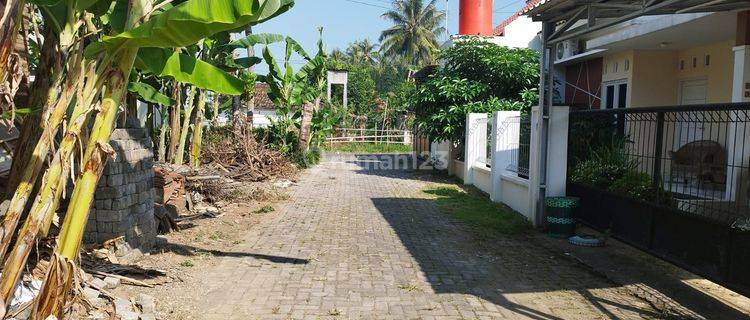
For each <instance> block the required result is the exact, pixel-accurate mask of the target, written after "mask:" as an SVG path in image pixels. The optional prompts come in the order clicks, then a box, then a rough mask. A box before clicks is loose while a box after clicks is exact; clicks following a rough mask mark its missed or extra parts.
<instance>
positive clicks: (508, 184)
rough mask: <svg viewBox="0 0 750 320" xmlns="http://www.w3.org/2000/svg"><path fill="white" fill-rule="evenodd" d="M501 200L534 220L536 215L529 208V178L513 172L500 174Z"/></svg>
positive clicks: (530, 219) (528, 218)
mask: <svg viewBox="0 0 750 320" xmlns="http://www.w3.org/2000/svg"><path fill="white" fill-rule="evenodd" d="M499 180H500V184H501V187H500V199H501V200H500V201H497V202H502V203H505V204H506V205H507V206H509V207H511V209H513V210H516V211H518V213H520V214H522V215H523V216H524V217H526V219H527V220H529V221H534V216H533V215H532V212H531V211H530V208H529V201H530V200H531V199H530V198H529V196H530V193H529V180H526V179H522V178H519V177H518V175H515V174H513V173H508V172H506V173H503V174H501V176H500V179H499Z"/></svg>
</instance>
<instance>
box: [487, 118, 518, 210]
mask: <svg viewBox="0 0 750 320" xmlns="http://www.w3.org/2000/svg"><path fill="white" fill-rule="evenodd" d="M520 117H521V112H519V111H497V112H495V114H494V115H493V116H492V131H493V132H492V149H491V151H492V194H490V199H491V200H492V201H494V202H501V201H502V194H503V193H502V192H503V191H502V185H503V183H502V176H503V173H504V172H505V171H507V169H508V166H509V165H511V164H512V162H513V152H514V151H515V152H516V154H518V151H519V146H520V145H519V141H520V134H521V130H520V127H521V122H520ZM513 118H518V121H514V119H513Z"/></svg>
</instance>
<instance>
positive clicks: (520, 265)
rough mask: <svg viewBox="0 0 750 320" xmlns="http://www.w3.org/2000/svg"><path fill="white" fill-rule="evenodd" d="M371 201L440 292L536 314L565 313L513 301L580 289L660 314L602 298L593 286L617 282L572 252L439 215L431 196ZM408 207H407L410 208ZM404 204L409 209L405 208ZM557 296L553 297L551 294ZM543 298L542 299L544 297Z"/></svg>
mask: <svg viewBox="0 0 750 320" xmlns="http://www.w3.org/2000/svg"><path fill="white" fill-rule="evenodd" d="M372 202H373V204H374V205H375V207H376V208H377V210H378V211H379V213H380V214H381V215H382V216H383V217H384V218H385V219H386V221H387V222H388V223H389V225H390V226H391V228H392V229H393V230H394V231H395V233H396V234H397V235H398V237H399V239H400V240H401V243H402V244H403V245H404V246H405V247H406V248H407V249H408V250H409V252H410V254H411V256H412V257H413V258H414V259H415V260H416V261H417V263H418V264H419V267H420V269H421V270H422V272H424V273H425V275H426V278H427V280H428V282H429V284H430V286H431V287H432V288H433V290H434V291H435V292H436V293H438V294H440V293H459V294H470V295H473V296H476V297H478V298H481V299H484V300H486V301H489V302H491V303H493V304H495V305H497V306H499V307H502V308H506V309H508V310H510V311H512V312H514V313H516V314H518V315H522V316H525V317H529V318H532V319H562V318H561V317H560V316H559V315H555V314H551V313H550V312H548V311H546V310H544V308H540V309H535V308H533V307H532V306H533V305H534V304H536V303H534V302H532V303H531V304H526V303H523V304H521V303H519V302H518V301H511V300H510V299H509V298H508V297H511V296H518V295H520V296H523V295H524V294H529V293H543V295H534V297H541V298H542V299H543V298H545V297H546V295H550V296H555V295H557V294H560V293H561V292H566V294H567V295H566V297H569V296H570V294H571V292H573V293H575V292H577V293H578V298H579V299H580V298H582V299H585V300H586V301H588V303H589V304H590V305H592V306H593V307H594V308H596V309H598V310H601V312H602V314H604V315H606V316H607V317H610V318H612V319H617V317H616V316H615V315H614V314H613V313H612V312H611V311H610V308H619V309H626V310H629V311H631V312H634V313H636V314H639V315H640V316H642V317H652V318H653V317H660V316H661V315H660V314H657V313H655V312H653V311H652V310H650V309H645V308H644V309H640V308H637V307H632V306H625V307H627V308H623V307H620V306H619V305H618V304H617V303H614V302H611V301H609V300H602V299H600V298H598V297H595V296H594V295H593V294H591V293H590V290H595V289H606V288H615V287H619V286H618V285H616V284H614V283H611V282H609V281H607V280H605V279H603V278H601V277H599V276H597V275H594V274H592V272H591V270H589V269H586V268H584V267H583V266H582V265H580V264H578V263H577V262H575V261H573V260H572V259H570V258H567V257H564V256H562V255H560V254H558V253H556V252H553V251H550V250H548V249H545V248H544V247H540V246H538V245H536V244H535V243H534V240H533V237H532V236H529V235H523V234H521V235H503V234H498V233H492V234H489V233H486V232H475V231H476V230H474V228H473V227H472V226H469V225H465V224H462V223H460V222H457V221H453V220H452V219H450V218H448V217H447V216H436V213H438V214H439V209H438V208H437V207H436V205H435V203H434V201H432V200H430V199H415V198H375V199H372ZM407 208H408V209H407ZM405 209H406V210H405ZM550 299H551V301H554V300H553V299H555V298H550ZM541 304H544V302H541Z"/></svg>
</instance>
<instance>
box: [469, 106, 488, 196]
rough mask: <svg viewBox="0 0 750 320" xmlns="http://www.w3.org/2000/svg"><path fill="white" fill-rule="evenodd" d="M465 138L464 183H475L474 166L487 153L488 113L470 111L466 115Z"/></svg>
mask: <svg viewBox="0 0 750 320" xmlns="http://www.w3.org/2000/svg"><path fill="white" fill-rule="evenodd" d="M465 139H466V140H465V142H464V184H473V183H474V174H473V171H472V167H473V166H474V164H475V163H476V162H477V161H479V160H480V159H482V158H484V157H485V156H486V154H487V114H485V113H469V114H467V115H466V136H465Z"/></svg>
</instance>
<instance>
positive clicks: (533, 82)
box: [440, 38, 539, 99]
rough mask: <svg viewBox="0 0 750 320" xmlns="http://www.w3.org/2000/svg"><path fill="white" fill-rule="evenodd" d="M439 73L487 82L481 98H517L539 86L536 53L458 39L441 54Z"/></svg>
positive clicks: (468, 39)
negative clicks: (441, 64)
mask: <svg viewBox="0 0 750 320" xmlns="http://www.w3.org/2000/svg"><path fill="white" fill-rule="evenodd" d="M440 61H442V62H443V63H444V65H443V66H442V67H441V69H440V73H441V74H444V75H450V76H452V77H456V78H460V79H467V80H469V81H472V82H477V83H482V84H486V85H488V88H487V90H486V91H485V92H483V96H482V97H481V98H489V97H498V98H505V99H519V98H520V95H521V93H522V92H524V91H525V90H527V89H536V88H537V86H538V85H539V53H537V52H536V51H535V50H531V49H519V48H509V47H504V46H499V45H496V44H494V43H491V42H487V41H484V40H479V39H476V38H460V39H458V40H457V41H456V44H455V45H454V46H453V47H451V48H449V49H446V50H443V52H442V53H441V54H440Z"/></svg>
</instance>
